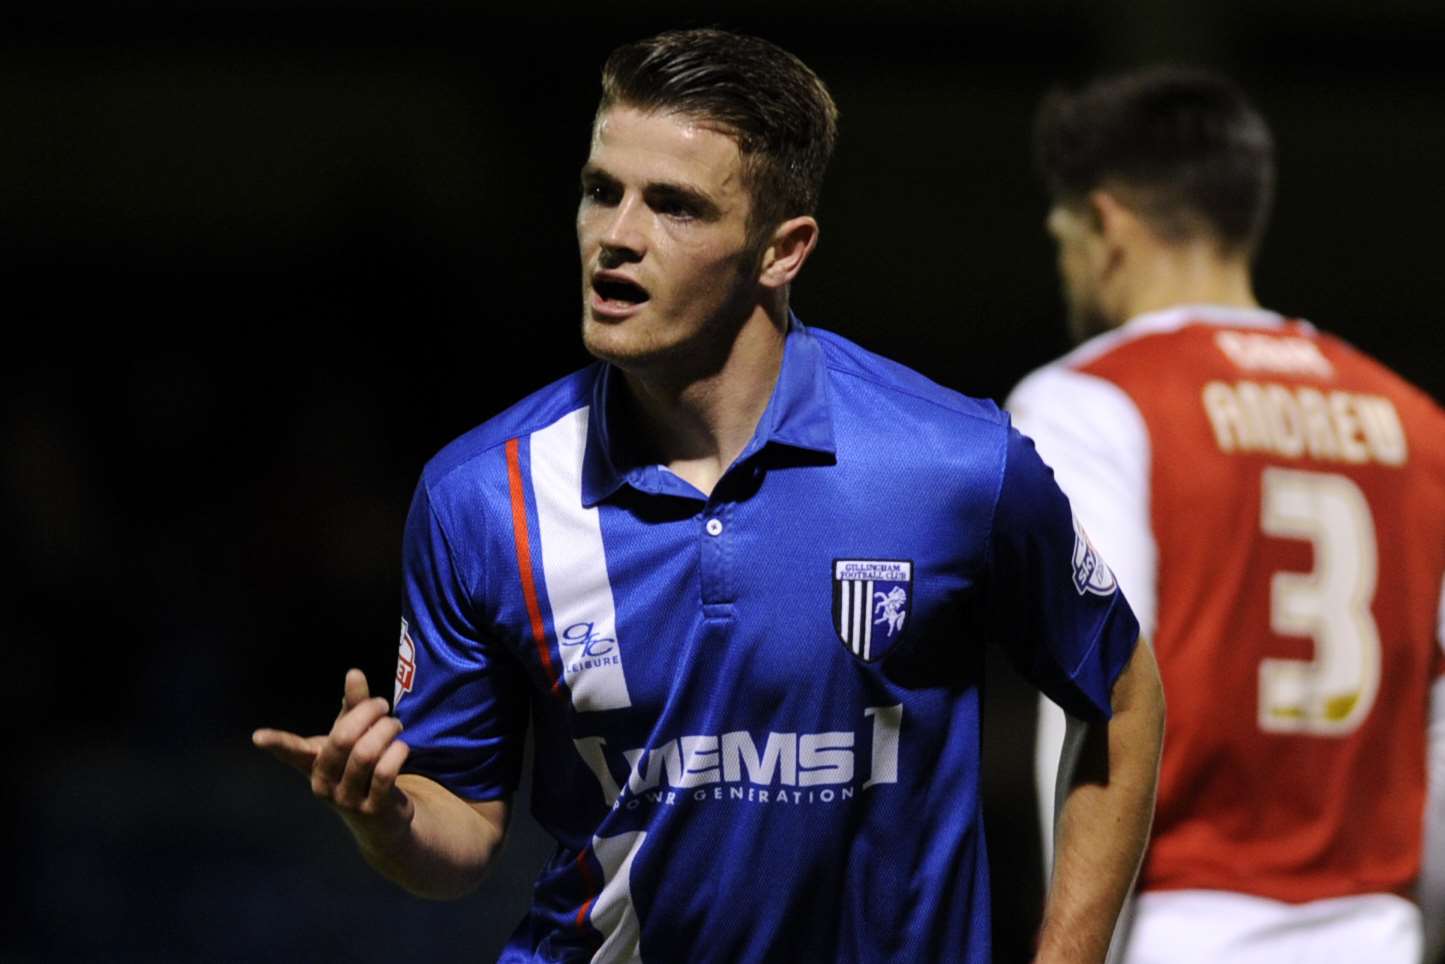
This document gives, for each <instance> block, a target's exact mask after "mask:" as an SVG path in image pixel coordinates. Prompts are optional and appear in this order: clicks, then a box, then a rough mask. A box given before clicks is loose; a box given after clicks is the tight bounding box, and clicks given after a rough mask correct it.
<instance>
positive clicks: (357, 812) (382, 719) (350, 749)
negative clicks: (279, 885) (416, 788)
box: [251, 669, 413, 837]
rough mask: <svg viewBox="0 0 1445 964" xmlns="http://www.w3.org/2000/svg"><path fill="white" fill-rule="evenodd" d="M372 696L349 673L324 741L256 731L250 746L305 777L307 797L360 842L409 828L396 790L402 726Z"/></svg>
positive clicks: (403, 750) (403, 798)
mask: <svg viewBox="0 0 1445 964" xmlns="http://www.w3.org/2000/svg"><path fill="white" fill-rule="evenodd" d="M388 708H389V707H388V704H387V701H386V700H385V699H382V698H381V697H379V696H378V697H372V696H371V695H370V690H369V689H368V688H367V685H366V675H365V674H364V673H362V672H361V670H359V669H352V670H348V671H347V673H346V684H345V687H344V690H343V696H342V700H341V712H340V713H338V714H337V717H336V722H335V723H334V724H332V727H331V732H330V733H328V734H326V735H325V736H309V737H304V736H299V735H297V734H295V733H288V732H286V731H285V730H272V729H260V730H257V731H256V732H255V733H253V734H252V735H251V742H252V743H254V744H255V745H256V746H258V747H260V748H261V749H263V750H266V751H267V752H268V753H270V754H271V755H272V756H274V757H276V759H278V760H280V761H281V762H282V763H285V764H286V765H288V766H290V767H292V768H293V769H295V770H297V771H299V772H301V773H302V774H304V775H305V776H306V777H307V778H308V779H309V780H310V782H311V792H312V793H313V794H315V795H316V797H317V798H318V799H320V800H324V801H325V802H327V803H328V804H330V805H331V806H332V807H334V808H335V809H336V810H337V811H338V812H339V813H340V814H341V816H342V817H343V818H344V819H345V820H346V822H347V824H348V825H349V826H350V827H351V828H352V830H353V831H354V832H355V833H357V835H358V836H360V837H369V836H373V835H375V834H378V833H380V834H383V835H387V834H391V833H396V832H400V831H403V830H405V829H406V827H407V826H408V825H409V824H410V823H411V819H412V814H413V804H412V801H411V799H410V798H409V797H408V796H407V795H406V794H405V793H403V792H402V791H401V790H400V789H398V788H397V786H396V778H397V775H398V774H399V773H400V772H401V766H402V764H403V763H405V762H406V757H407V754H408V753H409V752H410V747H408V746H407V745H406V743H404V742H402V741H401V740H400V739H398V736H399V734H400V733H401V729H402V726H401V721H400V720H397V719H396V718H395V717H391V716H388V715H387V710H388Z"/></svg>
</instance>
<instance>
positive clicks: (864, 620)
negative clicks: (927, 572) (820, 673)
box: [833, 559, 913, 663]
mask: <svg viewBox="0 0 1445 964" xmlns="http://www.w3.org/2000/svg"><path fill="white" fill-rule="evenodd" d="M912 605H913V563H912V562H909V561H907V560H904V559H835V560H833V631H834V632H836V633H837V634H838V638H839V639H841V640H842V641H843V645H844V646H846V647H848V650H849V652H851V653H852V654H853V655H854V656H857V657H858V658H859V659H861V660H863V661H864V662H865V663H873V662H877V661H878V660H879V659H882V658H883V654H884V653H886V652H888V649H889V647H890V646H892V644H893V642H894V640H896V639H897V638H898V637H899V636H900V635H901V634H902V633H903V629H904V626H906V625H907V623H908V614H909V612H910V611H911V607H912Z"/></svg>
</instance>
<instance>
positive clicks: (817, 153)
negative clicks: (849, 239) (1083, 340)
mask: <svg viewBox="0 0 1445 964" xmlns="http://www.w3.org/2000/svg"><path fill="white" fill-rule="evenodd" d="M602 86H603V94H602V99H601V103H600V105H599V107H598V110H597V115H596V119H595V121H594V124H593V129H592V143H591V150H590V153H589V156H588V158H587V161H586V164H585V166H584V167H583V170H582V197H581V202H580V204H579V206H578V212H577V238H578V245H579V248H580V250H581V263H582V275H581V289H582V290H581V294H582V299H583V311H582V337H583V340H584V342H585V344H586V346H587V349H588V350H589V351H590V352H591V353H592V354H593V355H594V356H596V358H597V361H596V363H594V364H593V365H592V366H590V367H588V368H586V369H584V370H583V371H580V372H577V373H576V374H574V375H572V376H570V377H567V378H564V379H563V380H561V381H559V382H557V383H556V384H553V385H550V386H548V387H546V388H544V389H542V390H541V391H539V392H537V393H536V394H534V395H532V396H530V397H529V398H527V399H525V400H523V401H522V402H520V403H518V404H517V405H515V406H513V407H512V408H510V409H508V410H507V411H505V412H503V413H502V414H500V415H498V416H497V417H495V418H493V419H492V420H490V421H489V422H487V423H485V424H484V425H482V426H480V427H478V428H477V429H475V430H473V431H472V432H469V433H468V434H466V435H464V436H463V437H461V438H460V439H458V440H457V441H455V442H453V443H452V444H451V445H449V446H448V447H447V448H446V449H444V450H443V451H442V452H441V453H440V454H438V455H437V456H436V457H435V458H434V459H433V460H432V461H431V462H430V463H428V465H427V466H426V469H425V470H424V472H423V474H422V478H421V481H420V483H419V484H418V486H417V490H416V495H415V498H414V501H413V503H412V508H411V513H410V516H409V518H408V520H407V523H406V530H405V537H404V550H403V551H404V587H403V601H402V621H401V658H400V660H399V666H398V672H397V678H396V682H395V686H394V689H393V693H392V699H391V700H390V701H388V700H386V699H384V698H381V697H371V696H369V692H368V689H367V685H366V680H365V678H364V677H363V675H362V674H361V673H360V672H359V671H356V670H352V671H351V672H350V673H348V674H347V678H346V681H345V688H344V692H345V698H344V701H343V708H342V711H341V714H340V715H339V717H338V718H337V720H336V723H335V726H334V727H333V729H332V730H331V732H330V733H329V734H327V735H325V736H315V737H310V738H303V737H301V736H298V735H296V734H290V733H284V732H281V731H276V730H259V731H257V733H256V735H255V737H254V740H255V742H256V743H257V745H259V746H262V747H263V748H266V749H268V750H270V751H272V752H273V753H274V754H276V755H277V756H279V757H280V758H281V759H283V760H284V761H286V762H288V763H291V764H292V765H294V766H296V767H297V768H298V769H300V770H301V771H302V772H304V773H305V774H307V776H308V777H309V778H310V781H311V786H312V790H313V792H314V793H315V794H316V795H317V796H318V797H320V798H322V799H323V800H325V801H327V802H328V803H329V804H331V805H332V806H333V807H334V808H335V809H336V810H337V811H338V812H339V813H340V815H341V817H342V818H343V819H344V820H345V822H346V824H347V826H348V827H349V828H350V829H351V831H352V832H353V834H354V835H355V837H356V840H357V842H358V844H359V845H360V848H361V851H362V853H363V855H364V856H365V857H366V859H367V860H368V861H369V862H370V863H371V864H372V865H373V866H374V867H375V868H376V869H377V870H378V871H380V872H381V873H382V874H384V875H386V876H387V877H389V878H391V879H392V880H394V881H396V882H398V883H399V884H401V885H402V886H403V887H405V888H407V889H408V890H410V891H413V892H415V893H418V894H423V895H427V896H435V897H449V896H455V895H460V894H462V893H465V892H467V891H468V890H469V889H471V888H472V887H474V886H475V885H476V884H477V882H478V881H479V879H480V878H481V876H482V874H483V872H484V871H485V870H486V868H487V865H488V864H489V862H491V861H492V860H493V858H494V857H495V855H496V854H497V852H498V849H499V847H500V845H501V843H502V839H503V836H504V834H505V830H506V825H507V808H508V804H509V800H510V799H511V795H512V793H513V791H514V789H515V787H516V786H517V783H518V779H519V775H520V774H519V770H520V767H521V758H522V741H523V736H524V733H525V730H526V728H527V725H528V722H529V721H530V723H531V725H532V726H533V727H534V730H535V739H536V762H535V767H534V770H533V774H532V779H533V786H534V790H533V812H534V815H535V817H536V818H537V820H538V821H539V823H540V824H541V825H542V827H544V828H545V829H546V830H547V831H548V832H549V833H550V834H551V835H552V836H553V837H554V838H555V839H556V841H557V849H556V853H555V855H554V857H553V858H552V859H551V860H550V861H549V862H548V863H547V865H546V866H545V867H544V868H543V870H542V872H541V874H540V876H539V878H538V880H537V883H536V888H535V893H534V898H533V901H532V905H531V908H530V910H529V912H528V914H527V916H526V917H525V919H524V920H523V921H521V923H520V924H519V925H518V927H517V929H516V931H515V933H514V935H513V937H512V939H511V941H510V943H509V944H508V946H507V948H506V949H505V951H504V952H503V955H502V959H503V960H504V961H583V960H594V961H684V960H685V961H728V962H751V961H788V962H796V961H858V962H867V961H884V960H890V961H892V960H896V961H974V962H986V961H988V960H989V959H990V943H989V942H990V920H989V895H988V875H987V861H986V855H985V850H984V838H983V828H982V823H981V817H980V799H979V752H980V737H979V733H980V719H979V705H980V704H979V687H980V681H981V676H982V665H983V658H984V647H985V643H987V642H990V641H991V642H994V643H996V644H998V646H999V647H1000V648H1001V649H1002V650H1003V652H1005V653H1007V654H1008V655H1009V657H1010V658H1011V659H1012V660H1013V662H1014V663H1015V665H1017V666H1018V667H1019V669H1020V670H1021V671H1022V672H1023V673H1024V674H1025V675H1026V676H1027V677H1028V679H1030V680H1031V681H1032V682H1033V683H1034V684H1035V685H1036V686H1037V687H1038V688H1039V689H1040V690H1041V691H1042V692H1044V693H1046V694H1047V695H1048V696H1050V697H1051V698H1052V699H1053V700H1055V701H1056V702H1058V703H1059V704H1060V705H1061V706H1063V707H1064V708H1065V709H1066V710H1067V711H1068V713H1069V715H1070V718H1071V719H1072V720H1074V721H1075V723H1074V726H1073V737H1072V738H1071V740H1070V741H1069V743H1068V746H1067V748H1066V751H1065V754H1064V756H1065V759H1064V760H1063V761H1062V767H1063V770H1062V771H1061V772H1062V774H1063V779H1061V781H1060V786H1061V788H1062V792H1061V801H1062V802H1061V806H1060V810H1059V818H1058V822H1059V836H1058V845H1057V856H1056V862H1055V867H1054V871H1053V875H1052V881H1051V887H1050V893H1049V899H1048V903H1047V908H1046V912H1045V919H1044V925H1043V929H1042V932H1041V933H1040V935H1039V950H1038V960H1040V961H1046V960H1047V961H1089V960H1094V961H1101V960H1103V957H1104V954H1105V952H1106V949H1107V947H1108V942H1109V937H1110V934H1111V932H1112V930H1113V927H1114V920H1115V917H1116V915H1117V914H1118V911H1119V908H1120V906H1121V904H1122V902H1123V899H1124V896H1125V894H1126V893H1127V892H1128V890H1129V887H1130V884H1131V882H1132V880H1133V877H1134V873H1135V871H1136V869H1137V866H1138V862H1139V858H1140V854H1141V852H1142V850H1143V847H1144V843H1145V840H1146V838H1147V836H1148V827H1149V821H1150V815H1151V812H1152V807H1153V798H1154V783H1155V779H1156V775H1157V767H1158V756H1159V748H1160V740H1161V733H1162V718H1163V697H1162V694H1161V690H1160V687H1159V682H1158V676H1157V673H1156V670H1155V666H1154V661H1153V657H1152V655H1151V654H1150V651H1149V647H1148V646H1147V645H1145V644H1140V643H1139V641H1138V640H1139V627H1138V623H1137V621H1136V620H1135V618H1134V615H1133V614H1132V612H1131V611H1130V609H1129V606H1128V604H1127V603H1126V602H1125V600H1124V598H1123V596H1122V595H1121V594H1120V593H1119V591H1118V589H1117V587H1116V585H1115V582H1114V579H1113V576H1112V574H1111V573H1110V571H1109V569H1108V566H1107V565H1105V563H1104V561H1103V560H1102V559H1100V558H1099V557H1098V555H1097V554H1096V553H1095V552H1094V550H1093V548H1092V546H1091V545H1090V544H1089V541H1088V537H1087V536H1086V535H1085V534H1084V532H1083V530H1082V529H1081V528H1080V527H1079V526H1078V524H1077V522H1076V521H1075V520H1074V518H1073V513H1072V512H1071V510H1070V508H1069V504H1068V501H1067V500H1066V499H1065V497H1064V496H1063V495H1062V494H1061V493H1060V491H1059V489H1058V488H1057V487H1056V486H1055V484H1054V482H1053V477H1052V473H1051V472H1050V471H1049V470H1048V468H1047V467H1045V466H1044V464H1043V463H1042V462H1040V460H1039V458H1038V456H1037V455H1036V454H1035V453H1034V448H1033V444H1032V443H1031V442H1030V441H1029V440H1028V439H1026V438H1024V437H1023V436H1021V435H1020V434H1019V433H1018V432H1016V431H1014V430H1013V429H1012V428H1011V427H1010V425H1009V421H1008V418H1007V416H1006V415H1004V414H1003V413H1002V412H1000V410H999V409H998V408H997V407H995V406H994V405H992V404H991V403H988V402H981V401H975V400H973V399H969V398H965V397H963V396H961V395H959V394H957V393H955V392H952V391H949V390H947V389H944V388H941V387H939V386H938V385H936V384H934V383H932V382H930V381H928V380H927V379H925V378H923V377H922V376H920V375H918V374H916V373H914V372H912V371H910V370H908V369H906V368H903V367H902V366H900V365H897V364H895V363H893V362H890V361H888V360H886V359H883V358H880V357H878V356H877V355H874V354H871V353H870V352H867V351H865V350H863V349H861V348H859V347H858V346H856V345H853V344H851V343H849V342H848V341H846V340H844V339H842V338H840V337H838V336H836V335H833V334H830V333H828V332H826V331H822V330H819V329H814V328H809V327H806V326H804V325H803V324H802V323H801V322H800V321H799V320H798V319H797V318H796V317H795V316H794V315H793V314H791V312H790V311H789V308H788V289H789V284H790V283H791V282H792V281H793V279H794V278H795V277H796V276H797V274H798V272H799V271H800V270H801V268H802V267H803V264H804V262H805V261H806V260H807V258H808V255H809V254H810V253H811V252H812V250H813V248H814V245H815V244H816V243H817V239H818V223H817V221H816V219H815V218H814V216H813V212H814V211H815V207H816V202H817V195H818V190H819V186H820V184H821V182H822V177H823V171H824V169H825V167H826V166H827V162H828V158H829V155H830V154H831V152H832V148H833V144H834V141H835V139H836V130H837V126H836V125H837V111H836V108H835V107H834V105H833V101H832V99H831V97H830V96H829V94H828V92H827V89H826V88H825V87H824V86H823V84H822V82H821V81H819V79H818V78H817V77H816V76H815V75H814V73H813V72H812V71H811V70H810V69H809V68H808V67H806V66H805V65H804V64H803V63H802V62H801V61H799V60H798V59H797V58H795V57H793V56H792V55H791V54H788V53H786V52H784V51H782V50H780V49H778V48H777V47H775V46H773V45H772V44H769V43H767V42H765V41H762V40H758V39H755V38H751V37H746V36H739V35H736V34H731V33H726V32H722V31H716V30H694V31H683V32H673V33H666V34H662V35H660V36H657V37H654V38H651V39H649V40H645V41H641V42H638V43H633V44H628V45H625V46H623V47H620V48H618V49H617V50H616V51H614V52H613V54H612V55H611V57H610V59H609V60H608V62H607V64H606V66H605V67H604V70H603V81H602ZM390 707H394V708H395V715H394V716H393V715H388V710H389V708H390ZM403 724H404V725H405V727H406V739H405V740H402V739H400V733H401V731H402V727H403ZM1076 762H1077V765H1075V763H1076Z"/></svg>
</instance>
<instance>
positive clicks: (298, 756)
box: [251, 729, 326, 776]
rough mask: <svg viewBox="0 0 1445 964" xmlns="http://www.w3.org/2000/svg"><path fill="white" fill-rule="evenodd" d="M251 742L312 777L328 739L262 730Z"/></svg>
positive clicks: (252, 735) (258, 731) (256, 733)
mask: <svg viewBox="0 0 1445 964" xmlns="http://www.w3.org/2000/svg"><path fill="white" fill-rule="evenodd" d="M251 742H252V743H253V744H254V745H255V746H257V747H259V748H260V749H262V750H265V751H266V752H267V753H269V754H271V755H272V756H274V757H275V758H276V759H278V760H280V761H281V762H282V763H284V764H286V765H287V766H289V767H291V768H292V769H293V770H299V771H300V772H301V773H303V774H305V775H307V776H310V775H311V766H312V764H313V763H315V762H316V755H317V754H318V753H320V752H321V747H322V746H323V745H324V744H325V743H326V737H324V736H312V737H304V736H297V735H296V734H295V733H287V732H286V731H285V730H269V729H261V730H257V731H256V732H255V733H252V734H251Z"/></svg>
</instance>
